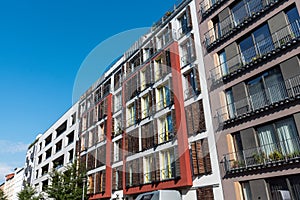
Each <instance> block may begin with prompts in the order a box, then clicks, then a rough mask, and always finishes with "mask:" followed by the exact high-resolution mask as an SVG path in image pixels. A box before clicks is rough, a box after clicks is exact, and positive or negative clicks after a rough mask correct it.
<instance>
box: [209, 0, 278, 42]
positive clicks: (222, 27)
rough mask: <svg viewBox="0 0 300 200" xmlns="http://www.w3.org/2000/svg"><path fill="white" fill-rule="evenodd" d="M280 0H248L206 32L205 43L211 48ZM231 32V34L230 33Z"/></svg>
mask: <svg viewBox="0 0 300 200" xmlns="http://www.w3.org/2000/svg"><path fill="white" fill-rule="evenodd" d="M278 1H280V0H268V1H266V2H264V3H263V1H262V0H247V1H244V2H245V3H244V4H242V5H241V6H240V7H239V8H237V9H236V10H234V11H232V13H234V14H230V15H229V16H228V17H226V18H225V19H224V20H223V21H221V22H218V23H216V24H215V25H214V27H213V28H211V29H210V30H209V31H208V32H206V33H205V34H204V43H205V45H206V47H207V48H209V47H210V46H211V45H212V44H213V43H214V42H216V41H217V40H221V39H224V38H226V37H228V36H229V35H230V34H231V33H233V31H236V30H237V29H239V28H240V27H241V26H243V25H244V24H245V23H246V22H248V21H250V20H252V18H254V17H255V18H257V15H258V14H260V13H261V12H265V11H266V10H267V9H268V8H270V7H271V6H273V5H274V4H275V3H277V2H278ZM229 33H230V34H229Z"/></svg>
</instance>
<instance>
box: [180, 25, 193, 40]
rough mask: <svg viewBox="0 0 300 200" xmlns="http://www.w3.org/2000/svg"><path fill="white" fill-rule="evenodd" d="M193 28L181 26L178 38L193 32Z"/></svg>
mask: <svg viewBox="0 0 300 200" xmlns="http://www.w3.org/2000/svg"><path fill="white" fill-rule="evenodd" d="M191 30H192V27H188V26H181V27H180V28H179V29H178V31H177V39H180V38H181V37H183V36H184V35H186V34H188V33H189V32H191Z"/></svg>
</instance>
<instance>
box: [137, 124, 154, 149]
mask: <svg viewBox="0 0 300 200" xmlns="http://www.w3.org/2000/svg"><path fill="white" fill-rule="evenodd" d="M154 132H155V131H154V122H153V121H152V122H149V123H147V124H144V125H143V126H142V130H141V134H142V136H141V137H142V150H147V149H150V148H153V146H154V143H155V142H154V134H155V133H154ZM156 138H157V137H156ZM156 143H157V142H156Z"/></svg>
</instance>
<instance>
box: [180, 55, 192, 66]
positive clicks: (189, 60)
mask: <svg viewBox="0 0 300 200" xmlns="http://www.w3.org/2000/svg"><path fill="white" fill-rule="evenodd" d="M180 60H181V67H184V66H186V65H188V64H191V63H192V62H194V61H195V60H196V56H195V54H194V53H193V54H191V53H188V54H185V55H183V56H181V58H180Z"/></svg>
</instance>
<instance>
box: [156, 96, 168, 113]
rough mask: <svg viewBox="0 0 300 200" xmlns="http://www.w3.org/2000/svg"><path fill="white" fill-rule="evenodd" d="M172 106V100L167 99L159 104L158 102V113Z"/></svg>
mask: <svg viewBox="0 0 300 200" xmlns="http://www.w3.org/2000/svg"><path fill="white" fill-rule="evenodd" d="M171 105H172V102H171V99H170V98H169V99H167V97H165V99H162V100H160V101H158V102H156V111H160V110H162V109H164V108H167V107H170V106H171Z"/></svg>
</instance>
